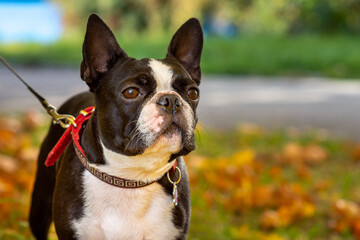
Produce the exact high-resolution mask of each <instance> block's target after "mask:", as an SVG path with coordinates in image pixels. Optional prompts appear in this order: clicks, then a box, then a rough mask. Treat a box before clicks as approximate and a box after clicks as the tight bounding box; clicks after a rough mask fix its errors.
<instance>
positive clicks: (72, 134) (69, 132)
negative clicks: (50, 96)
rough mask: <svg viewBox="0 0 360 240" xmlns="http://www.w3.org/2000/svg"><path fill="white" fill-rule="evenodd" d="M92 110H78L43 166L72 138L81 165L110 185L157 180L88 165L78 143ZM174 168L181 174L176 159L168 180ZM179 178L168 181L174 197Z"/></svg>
mask: <svg viewBox="0 0 360 240" xmlns="http://www.w3.org/2000/svg"><path fill="white" fill-rule="evenodd" d="M94 110H95V107H88V108H86V109H84V110H82V111H80V114H79V116H78V117H77V118H76V119H75V124H74V125H70V126H69V127H68V128H67V129H66V131H65V132H64V134H63V135H62V136H61V138H60V139H59V141H58V142H57V144H56V145H55V147H54V148H53V149H52V150H51V152H50V153H49V155H48V156H47V159H46V161H45V166H47V167H50V166H52V165H54V164H55V162H56V161H57V160H58V159H59V157H60V156H61V154H62V153H63V151H64V150H65V148H66V147H67V146H68V145H69V143H70V141H71V140H72V142H73V145H74V149H75V152H76V155H77V156H78V158H79V160H80V162H81V163H82V165H83V166H84V167H85V168H86V169H87V170H88V171H89V172H90V173H91V174H92V175H94V176H95V177H97V178H98V179H100V180H101V181H103V182H105V183H108V184H110V185H112V186H115V187H120V188H141V187H145V186H148V185H150V184H152V183H154V182H157V181H158V180H155V181H151V182H142V181H134V180H129V179H124V178H119V177H116V176H113V175H110V174H107V173H105V172H102V171H100V170H99V169H97V168H96V167H93V166H91V165H90V163H89V161H88V160H87V158H86V155H85V153H84V150H83V149H82V147H81V145H80V130H81V129H82V126H83V124H84V123H85V122H86V121H87V120H88V119H89V118H90V117H91V114H92V113H93V111H94ZM175 169H177V170H178V171H179V174H181V172H180V169H179V168H178V167H177V161H176V160H175V162H174V165H173V166H172V168H171V169H170V170H169V171H168V172H167V177H168V179H169V181H170V180H171V179H170V177H169V173H174V171H175ZM179 176H181V175H179ZM180 178H181V177H179V179H178V181H177V182H176V183H173V182H172V181H170V183H172V184H173V185H174V191H173V197H174V195H177V192H176V193H175V190H176V189H175V188H176V184H177V183H178V182H179V181H180ZM175 200H176V201H177V196H176V199H175V198H174V199H173V201H174V204H176V205H177V203H175Z"/></svg>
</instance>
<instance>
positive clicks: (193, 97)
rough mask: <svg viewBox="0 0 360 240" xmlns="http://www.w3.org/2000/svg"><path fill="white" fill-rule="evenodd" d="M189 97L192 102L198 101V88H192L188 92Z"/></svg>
mask: <svg viewBox="0 0 360 240" xmlns="http://www.w3.org/2000/svg"><path fill="white" fill-rule="evenodd" d="M187 96H188V98H190V99H191V100H197V99H198V98H199V90H197V89H196V88H190V89H189V90H188V92H187Z"/></svg>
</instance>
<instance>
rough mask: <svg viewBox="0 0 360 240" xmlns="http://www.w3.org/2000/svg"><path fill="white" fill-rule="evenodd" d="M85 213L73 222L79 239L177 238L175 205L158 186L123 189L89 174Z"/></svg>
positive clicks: (85, 173) (85, 191)
mask: <svg viewBox="0 0 360 240" xmlns="http://www.w3.org/2000/svg"><path fill="white" fill-rule="evenodd" d="M83 181H84V199H85V205H84V211H83V213H84V214H83V216H82V218H80V219H77V220H74V221H73V222H72V224H73V227H74V230H75V232H76V235H77V237H78V238H79V239H129V240H130V239H132V240H136V239H139V240H143V239H175V238H176V236H177V235H178V234H179V230H178V229H177V228H176V227H175V226H174V224H173V222H172V218H173V215H172V209H173V203H172V200H171V196H169V195H168V194H166V193H165V192H164V191H163V189H162V187H161V186H160V185H159V184H158V183H154V184H151V185H149V186H147V187H144V188H139V189H122V188H116V187H114V186H110V185H108V184H106V183H104V182H101V181H100V180H98V179H97V178H95V177H94V176H92V175H91V174H90V173H89V172H87V171H85V172H84V176H83Z"/></svg>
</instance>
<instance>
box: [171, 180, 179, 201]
mask: <svg viewBox="0 0 360 240" xmlns="http://www.w3.org/2000/svg"><path fill="white" fill-rule="evenodd" d="M172 196H173V203H174V206H175V207H176V206H177V205H178V204H179V198H178V197H179V195H178V190H177V186H176V184H175V183H174V185H173V192H172Z"/></svg>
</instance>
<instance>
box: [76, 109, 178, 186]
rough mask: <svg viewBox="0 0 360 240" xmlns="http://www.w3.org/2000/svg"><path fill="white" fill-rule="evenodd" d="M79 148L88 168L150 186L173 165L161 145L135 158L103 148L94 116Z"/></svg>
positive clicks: (158, 143)
mask: <svg viewBox="0 0 360 240" xmlns="http://www.w3.org/2000/svg"><path fill="white" fill-rule="evenodd" d="M81 145H82V147H83V149H84V152H85V155H86V156H87V158H88V161H89V163H90V164H94V166H95V165H96V167H97V168H98V169H99V170H100V171H102V172H105V173H107V174H110V175H114V176H117V177H119V178H125V179H129V180H136V181H143V182H151V181H156V180H158V179H160V178H161V177H162V176H164V175H165V174H166V172H167V171H169V170H170V169H171V167H172V165H173V164H174V161H170V162H169V159H170V157H171V153H170V152H169V151H168V148H166V147H163V146H162V143H161V141H158V142H156V143H155V144H154V145H153V146H151V147H149V148H147V149H146V150H145V151H144V153H142V154H141V155H137V156H126V155H123V154H120V153H117V152H114V151H112V150H110V149H109V148H107V147H106V146H105V145H104V143H103V141H102V140H101V137H100V134H99V132H98V127H97V122H96V113H95V114H94V116H93V117H91V118H90V119H89V121H88V123H87V125H86V127H85V129H84V131H83V134H82V136H81Z"/></svg>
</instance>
